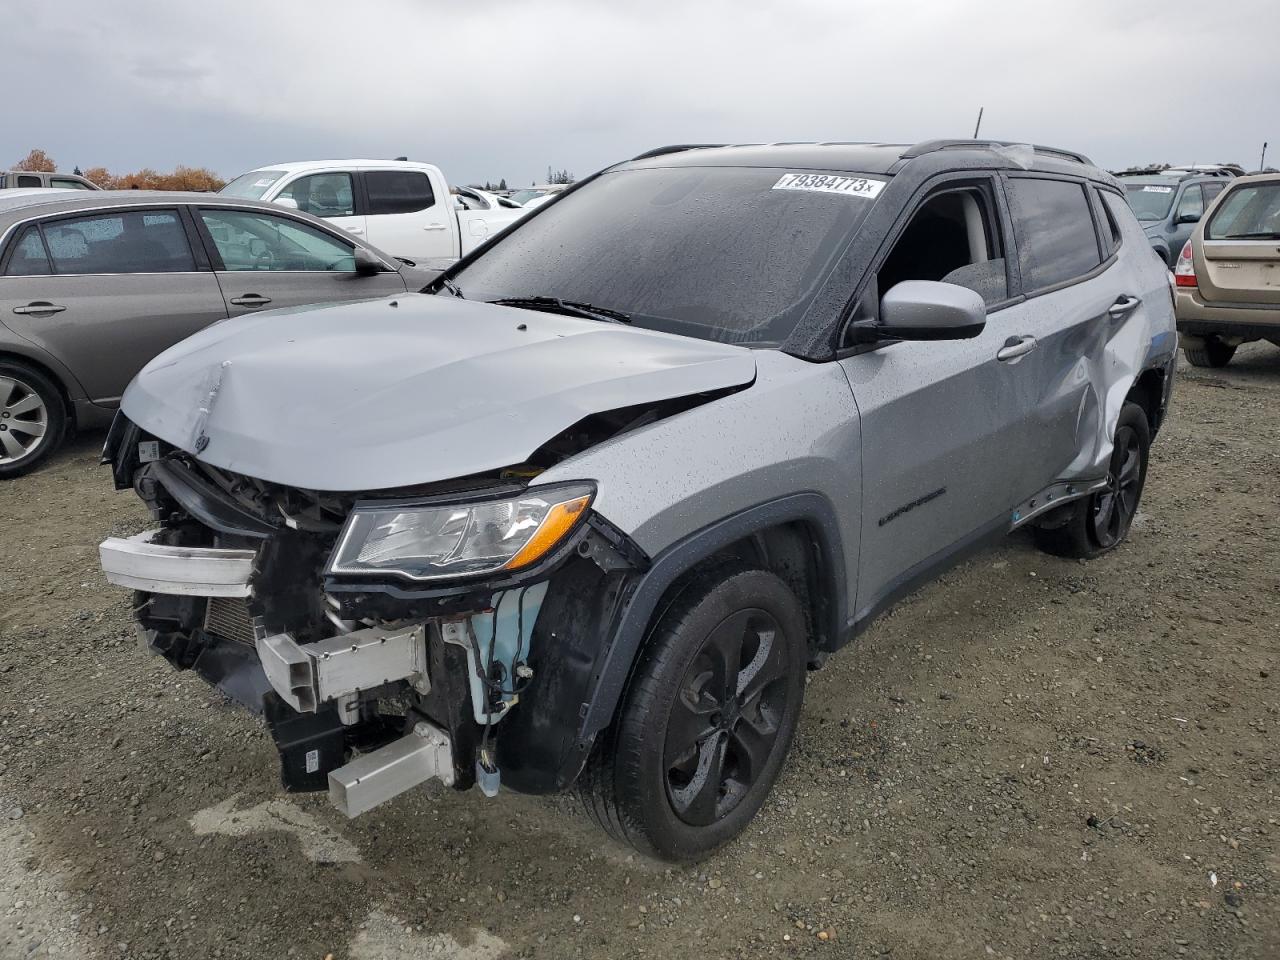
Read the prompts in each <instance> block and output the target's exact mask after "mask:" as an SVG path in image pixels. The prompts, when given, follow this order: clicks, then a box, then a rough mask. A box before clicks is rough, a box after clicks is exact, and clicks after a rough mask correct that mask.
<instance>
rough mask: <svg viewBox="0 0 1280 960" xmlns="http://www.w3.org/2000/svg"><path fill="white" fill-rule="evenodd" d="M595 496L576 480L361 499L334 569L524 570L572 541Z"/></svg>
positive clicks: (452, 574)
mask: <svg viewBox="0 0 1280 960" xmlns="http://www.w3.org/2000/svg"><path fill="white" fill-rule="evenodd" d="M594 494H595V488H594V487H593V486H592V485H590V484H587V483H572V484H565V485H561V486H547V487H534V488H530V489H527V490H524V491H523V492H521V493H519V494H517V495H514V496H509V497H503V498H502V499H490V500H468V501H452V502H423V501H397V502H381V503H379V502H374V501H364V502H361V503H357V504H356V506H355V509H354V510H352V511H351V515H350V516H349V517H348V518H347V523H346V526H345V527H344V528H343V530H342V535H341V536H340V537H339V538H338V545H337V547H336V548H335V549H334V551H333V555H332V557H331V558H330V560H329V568H328V573H329V574H331V575H337V576H387V575H397V576H402V577H407V578H408V579H410V580H416V581H431V580H444V579H453V578H456V577H475V576H483V575H486V574H493V573H499V572H507V571H515V570H520V569H523V568H525V567H528V566H530V565H532V564H534V563H537V562H538V561H539V560H541V559H542V558H543V557H545V556H546V555H547V554H548V553H549V552H551V550H553V549H554V548H555V547H556V546H558V545H559V544H561V543H563V542H564V540H565V538H566V537H568V536H569V534H570V533H572V532H573V531H574V530H575V529H576V528H577V526H578V525H579V523H581V522H582V520H583V519H584V518H585V517H586V515H587V508H588V507H589V506H590V505H591V499H592V497H593V496H594Z"/></svg>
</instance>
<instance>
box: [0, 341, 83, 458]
mask: <svg viewBox="0 0 1280 960" xmlns="http://www.w3.org/2000/svg"><path fill="white" fill-rule="evenodd" d="M66 426H67V409H66V405H65V404H64V403H63V402H62V394H61V393H60V392H59V391H58V388H57V387H56V386H55V385H54V384H53V383H52V382H51V381H50V380H49V378H48V377H46V376H44V375H43V374H42V373H40V372H39V371H37V370H34V369H32V368H31V367H28V366H27V365H26V364H23V363H15V362H13V361H8V360H0V480H8V479H9V478H11V477H18V476H21V475H22V474H24V473H26V472H27V471H28V470H31V469H33V468H34V467H35V466H36V465H37V464H39V463H40V461H42V460H43V459H44V458H45V457H47V456H49V454H51V453H53V451H54V450H56V449H57V448H58V445H59V444H60V443H61V442H62V436H63V434H64V432H65V431H66Z"/></svg>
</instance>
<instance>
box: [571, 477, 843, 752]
mask: <svg viewBox="0 0 1280 960" xmlns="http://www.w3.org/2000/svg"><path fill="white" fill-rule="evenodd" d="M798 520H799V521H808V522H809V523H811V524H812V526H813V529H814V530H815V532H816V533H817V539H818V547H819V549H820V551H821V554H822V560H823V564H824V567H825V570H824V571H823V573H824V574H825V575H824V576H823V577H822V582H823V586H824V587H825V589H826V590H827V591H828V594H827V596H826V597H825V599H826V600H827V602H828V605H829V610H828V618H829V620H830V623H829V624H828V626H827V632H828V635H829V636H831V637H833V638H839V637H841V635H842V634H843V632H844V630H843V628H844V625H845V617H846V610H847V592H848V590H847V582H846V580H845V569H844V554H843V553H842V552H841V551H842V548H841V542H840V528H839V525H838V523H837V521H836V515H835V508H834V507H832V505H831V502H830V501H829V500H828V499H827V498H826V497H825V496H823V495H822V494H820V493H814V492H808V493H795V494H791V495H789V496H785V497H781V498H779V499H777V500H771V501H767V502H765V503H761V504H758V505H756V506H754V507H749V508H747V509H746V510H743V511H741V512H739V513H736V514H733V515H732V516H729V517H725V518H724V519H723V520H718V521H716V522H715V523H713V524H711V525H709V526H706V527H703V528H702V529H701V530H699V531H697V532H696V533H693V534H690V535H689V536H688V537H685V538H684V539H683V540H681V541H679V542H678V543H676V544H674V545H672V546H670V547H668V548H667V549H666V550H664V551H663V552H662V553H661V554H660V555H659V556H658V557H656V558H655V559H654V561H653V565H652V566H651V567H650V568H649V570H648V572H647V573H645V574H644V576H643V577H642V578H641V579H640V580H639V582H638V584H637V585H636V587H635V589H634V590H633V591H632V592H631V595H630V596H629V597H628V599H627V601H626V605H625V607H624V608H623V610H622V613H621V616H620V617H619V619H618V626H617V629H616V630H615V631H614V634H613V638H612V641H611V643H610V644H609V649H608V651H607V652H606V654H605V656H604V657H603V658H602V661H601V665H600V667H599V669H598V673H597V676H596V677H594V678H593V688H592V694H591V700H590V702H589V703H588V704H586V705H585V706H586V712H585V713H584V715H583V719H582V725H581V727H580V728H579V731H578V738H579V741H580V742H583V741H590V740H591V739H592V738H594V737H595V735H596V734H598V733H599V732H600V731H601V730H603V729H604V728H605V727H607V726H608V725H609V724H610V722H612V720H613V714H614V711H615V710H616V709H617V706H618V703H619V701H620V700H621V698H622V692H623V690H624V689H625V687H626V683H627V678H628V677H629V676H630V675H631V668H632V665H633V664H634V662H635V659H636V655H637V654H638V653H639V651H640V647H641V645H642V644H643V643H644V638H645V637H646V636H647V635H648V632H649V627H650V625H651V622H652V620H653V615H654V612H655V611H656V610H657V608H658V604H659V602H660V601H661V600H662V597H663V595H664V594H665V593H666V592H667V590H668V588H670V587H671V585H672V584H674V583H675V582H676V580H677V579H679V578H680V576H681V575H683V574H684V573H686V572H687V571H689V570H690V569H692V568H693V567H694V566H696V565H697V564H698V563H699V562H700V561H702V560H705V559H706V558H707V557H710V556H712V555H713V554H715V553H716V552H717V551H719V550H722V549H724V548H725V547H727V546H729V545H730V544H732V543H736V542H737V541H739V540H742V539H744V538H746V537H749V536H751V535H752V534H755V533H759V532H760V531H761V530H763V529H765V528H768V527H774V526H778V525H779V524H783V523H790V522H794V521H798Z"/></svg>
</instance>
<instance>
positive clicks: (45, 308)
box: [13, 300, 67, 314]
mask: <svg viewBox="0 0 1280 960" xmlns="http://www.w3.org/2000/svg"><path fill="white" fill-rule="evenodd" d="M65 309H67V308H66V307H64V306H63V305H62V304H60V303H50V302H49V301H48V300H32V301H31V302H30V303H28V304H27V305H26V306H25V307H14V308H13V312H14V313H35V314H42V313H61V312H62V311H63V310H65Z"/></svg>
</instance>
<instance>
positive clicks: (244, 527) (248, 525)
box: [142, 460, 280, 540]
mask: <svg viewBox="0 0 1280 960" xmlns="http://www.w3.org/2000/svg"><path fill="white" fill-rule="evenodd" d="M142 472H143V475H144V476H150V477H151V478H152V479H153V480H155V481H156V482H157V483H159V484H160V485H161V486H162V487H164V488H165V490H167V491H168V492H169V495H170V496H171V497H173V499H175V500H177V501H178V503H179V504H180V505H181V506H182V508H183V509H184V510H186V511H187V513H189V514H191V515H192V516H193V517H195V518H196V519H197V520H199V521H200V522H201V523H203V524H204V525H205V526H206V527H210V528H211V529H213V530H217V531H218V532H219V533H232V534H236V535H238V536H242V537H253V538H254V539H257V540H265V539H266V538H267V537H269V536H271V535H272V534H273V533H275V532H276V530H277V529H279V526H280V525H279V524H272V523H268V522H267V521H266V520H264V519H262V518H261V517H259V516H256V515H255V514H253V513H250V512H249V511H248V510H246V509H244V508H243V507H241V506H240V505H239V504H237V503H235V502H233V501H232V500H231V499H230V497H229V496H228V495H227V494H226V493H225V492H223V491H222V490H220V489H218V488H217V487H216V486H214V485H213V484H212V483H210V482H209V481H208V480H206V479H205V478H204V477H202V476H200V475H199V474H198V473H196V472H195V471H194V470H192V469H191V468H190V467H188V466H187V465H186V464H184V463H182V462H181V461H178V460H155V461H153V462H151V463H148V464H145V465H144V466H143V468H142Z"/></svg>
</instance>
